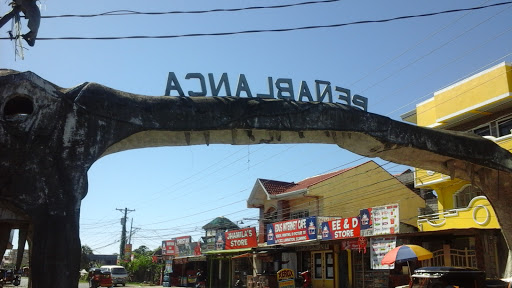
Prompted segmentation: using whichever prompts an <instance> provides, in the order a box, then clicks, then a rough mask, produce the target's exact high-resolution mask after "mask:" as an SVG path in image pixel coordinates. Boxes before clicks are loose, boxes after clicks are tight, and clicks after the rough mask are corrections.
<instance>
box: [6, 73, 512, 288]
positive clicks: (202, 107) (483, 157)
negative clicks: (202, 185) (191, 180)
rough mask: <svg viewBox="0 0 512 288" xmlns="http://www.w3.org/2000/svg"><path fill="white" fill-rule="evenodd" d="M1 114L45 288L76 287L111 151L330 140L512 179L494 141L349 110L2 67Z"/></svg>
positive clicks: (9, 201) (9, 195) (443, 168)
mask: <svg viewBox="0 0 512 288" xmlns="http://www.w3.org/2000/svg"><path fill="white" fill-rule="evenodd" d="M0 109H1V110H0V210H1V211H9V212H10V213H14V214H16V215H17V217H18V218H19V219H22V220H23V221H22V222H23V223H22V224H23V225H25V226H23V227H29V228H28V231H29V232H28V238H29V239H30V240H31V243H32V245H31V247H30V248H31V258H30V267H31V273H32V275H31V276H32V286H33V287H36V288H47V287H55V288H71V287H77V286H78V277H79V274H78V271H79V262H80V240H79V214H80V203H81V200H82V199H83V197H85V195H86V194H87V170H88V169H89V167H91V165H92V164H93V163H94V161H96V160H97V159H98V158H100V157H102V156H104V155H107V154H109V153H114V152H119V151H123V150H128V149H135V148H143V147H156V146H178V145H202V144H210V143H217V144H233V145H237V144H261V143H269V144H278V143H329V144H335V145H338V146H340V147H341V148H344V149H348V150H350V151H352V152H355V153H358V154H360V155H365V156H369V157H380V158H383V159H385V160H390V161H393V162H396V163H401V164H406V165H411V166H414V167H421V168H423V169H429V170H434V171H438V172H441V173H445V174H448V175H454V176H455V177H459V178H462V179H466V180H470V181H475V182H477V184H478V183H483V185H487V186H489V183H510V173H511V172H512V157H511V154H510V153H509V152H508V151H506V150H504V149H502V148H500V147H499V146H498V145H496V144H495V143H493V142H492V141H489V140H486V139H484V138H481V137H477V136H471V135H467V134H456V133H448V132H442V131H435V130H430V129H426V128H421V127H416V126H411V125H408V124H405V123H401V122H398V121H393V120H391V119H389V118H387V117H383V116H379V115H375V114H371V113H366V112H363V111H360V110H357V109H355V108H351V107H347V106H344V105H341V104H332V103H314V102H292V101H287V100H276V99H259V98H234V97H169V96H167V97H166V96H162V97H150V96H142V95H134V94H129V93H125V92H121V91H116V90H113V89H110V88H108V87H104V86H101V85H98V84H94V83H85V84H82V85H79V86H77V87H74V88H71V89H65V88H60V87H58V86H56V85H54V84H52V83H50V82H48V81H46V80H44V79H41V78H40V77H38V76H37V75H35V74H33V73H31V72H24V73H20V72H16V71H9V70H0ZM340 161H343V159H340ZM177 164H179V163H177ZM498 171H500V173H497V172H498ZM477 175H478V177H477ZM482 175H487V176H488V177H484V178H481V177H482ZM482 179H483V180H482ZM498 180H499V181H498ZM489 181H490V182H489ZM493 181H494V182H493ZM485 183H487V184H485ZM503 191H504V190H503ZM506 191H507V192H508V191H509V189H507V190H506ZM494 199H499V200H500V201H503V202H502V203H500V205H497V206H496V212H497V214H498V217H499V220H500V223H501V225H502V227H504V231H503V232H504V234H505V237H506V239H507V241H508V243H511V242H510V241H511V240H512V231H511V230H512V217H506V215H507V214H508V213H509V212H510V209H511V208H510V207H512V197H505V199H503V197H500V198H495V197H491V198H490V201H491V203H492V204H493V206H494V204H495V203H493V202H494V201H493V200H494ZM1 211H0V212H1ZM0 215H4V214H2V213H0ZM14 218H16V217H14ZM12 223H14V222H13V221H12V220H9V219H2V218H1V217H0V231H2V233H3V234H5V232H3V231H4V230H5V231H8V230H10V229H11V228H12V227H15V225H13V224H12ZM505 228H506V230H505ZM509 228H510V229H509ZM0 236H4V235H0ZM3 238H5V237H0V244H2V243H4V242H5V241H3V240H2V239H3ZM0 249H5V247H0Z"/></svg>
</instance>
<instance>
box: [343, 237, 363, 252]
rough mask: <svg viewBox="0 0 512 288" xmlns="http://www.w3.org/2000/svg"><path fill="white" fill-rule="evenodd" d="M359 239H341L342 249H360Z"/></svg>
mask: <svg viewBox="0 0 512 288" xmlns="http://www.w3.org/2000/svg"><path fill="white" fill-rule="evenodd" d="M358 249H359V241H358V240H356V239H347V240H343V241H341V250H358Z"/></svg>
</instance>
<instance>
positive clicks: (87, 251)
mask: <svg viewBox="0 0 512 288" xmlns="http://www.w3.org/2000/svg"><path fill="white" fill-rule="evenodd" d="M91 254H93V253H92V249H91V247H89V246H87V245H82V253H81V255H80V269H85V270H87V269H89V262H90V261H89V255H91Z"/></svg>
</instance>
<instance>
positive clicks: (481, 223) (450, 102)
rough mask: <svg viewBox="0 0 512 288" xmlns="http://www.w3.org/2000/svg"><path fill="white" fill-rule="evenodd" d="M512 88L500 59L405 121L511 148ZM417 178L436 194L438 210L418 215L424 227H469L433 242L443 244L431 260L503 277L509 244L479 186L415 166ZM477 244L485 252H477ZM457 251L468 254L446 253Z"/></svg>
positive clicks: (509, 71)
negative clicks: (477, 269) (468, 267)
mask: <svg viewBox="0 0 512 288" xmlns="http://www.w3.org/2000/svg"><path fill="white" fill-rule="evenodd" d="M511 91H512V66H511V64H510V63H501V64H499V65H496V66H494V67H492V68H489V69H487V70H485V71H482V72H480V73H478V74H476V75H473V76H471V77H469V78H466V79H464V80H462V81H459V82H457V83H455V84H453V85H450V86H448V87H446V88H444V89H442V90H439V91H437V92H435V93H434V97H432V98H430V99H428V100H426V101H424V102H422V103H419V104H418V105H416V109H415V110H413V111H410V112H408V113H405V114H404V115H402V119H403V120H404V121H407V122H411V123H414V124H417V125H418V126H423V127H429V128H433V129H446V130H453V131H462V132H469V133H474V134H477V135H480V136H483V137H486V138H488V139H489V140H490V141H494V142H496V143H497V144H499V145H500V146H502V147H504V148H505V149H508V150H510V149H511V148H512V141H510V140H511V139H512V134H511V129H512V92H511ZM447 144H448V143H447ZM468 149H471V147H468ZM414 182H415V187H416V188H429V189H433V190H435V192H436V193H437V195H438V209H439V211H438V213H434V214H430V215H420V216H419V217H418V228H419V229H420V231H430V232H436V231H437V232H441V231H452V232H453V233H459V234H460V233H463V232H461V231H463V229H464V231H466V232H465V235H464V236H461V237H452V238H451V239H450V240H448V239H447V238H446V237H444V238H442V237H440V240H439V242H440V243H438V245H434V244H432V247H437V248H439V249H438V251H437V252H436V253H437V258H435V259H434V263H433V264H438V265H447V266H448V265H457V264H458V265H459V266H474V267H478V268H480V269H483V270H486V271H487V275H488V277H499V275H500V274H501V272H502V271H503V269H504V266H505V264H504V263H505V261H506V259H503V258H505V257H497V256H498V254H499V251H500V249H503V248H504V245H505V244H504V240H503V238H502V236H501V233H500V232H499V229H500V226H499V223H498V221H497V218H496V214H495V212H494V210H493V208H492V207H491V205H490V203H489V201H488V200H487V199H486V198H485V197H484V196H483V195H482V192H481V190H480V189H479V188H478V187H475V186H473V185H471V183H470V182H467V181H462V180H459V179H450V177H449V176H447V175H443V174H440V173H437V172H435V171H426V170H422V169H416V170H415V177H414ZM467 231H472V232H467ZM505 247H506V246H505ZM479 248H484V249H485V253H483V254H482V255H479V254H478V252H477V251H478V250H481V249H479ZM450 249H451V252H450ZM462 250H464V252H461V251H462ZM457 253H459V254H461V253H463V254H464V257H455V258H453V257H449V255H447V254H457ZM462 258H464V259H462ZM453 259H458V260H457V261H454V260H453ZM459 261H460V262H459ZM453 262H456V263H453ZM461 264H462V265H461Z"/></svg>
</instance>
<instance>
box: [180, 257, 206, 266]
mask: <svg viewBox="0 0 512 288" xmlns="http://www.w3.org/2000/svg"><path fill="white" fill-rule="evenodd" d="M173 261H174V263H176V264H185V263H188V262H197V261H206V256H204V255H200V256H198V255H196V256H181V257H176V258H174V259H173Z"/></svg>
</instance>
